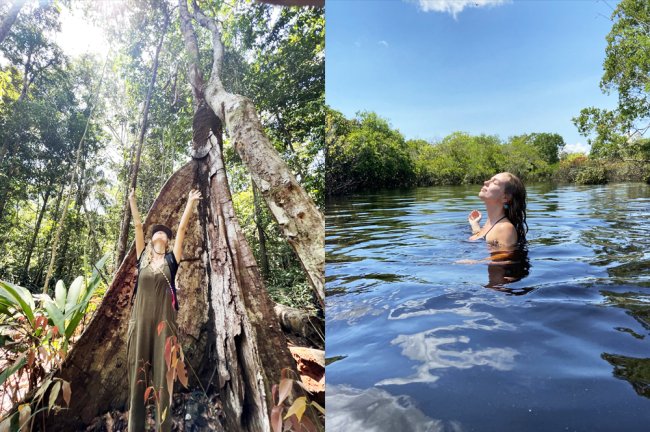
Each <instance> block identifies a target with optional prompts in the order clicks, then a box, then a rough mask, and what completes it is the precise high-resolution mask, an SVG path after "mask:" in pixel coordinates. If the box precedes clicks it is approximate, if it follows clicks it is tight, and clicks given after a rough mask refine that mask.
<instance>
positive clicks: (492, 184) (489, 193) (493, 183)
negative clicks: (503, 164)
mask: <svg viewBox="0 0 650 432" xmlns="http://www.w3.org/2000/svg"><path fill="white" fill-rule="evenodd" d="M509 180H510V179H509V177H508V174H507V173H499V174H496V175H494V176H492V178H491V179H489V180H486V181H484V182H483V187H482V188H481V191H480V192H479V193H478V197H479V198H480V199H482V200H483V201H484V202H485V203H488V202H491V203H506V202H508V199H507V197H506V191H505V187H506V183H507V182H508V181H509Z"/></svg>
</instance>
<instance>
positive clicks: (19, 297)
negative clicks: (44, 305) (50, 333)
mask: <svg viewBox="0 0 650 432" xmlns="http://www.w3.org/2000/svg"><path fill="white" fill-rule="evenodd" d="M3 291H4V292H3ZM0 296H3V297H5V298H7V299H13V300H14V301H15V303H14V304H17V305H18V306H20V308H21V309H22V311H23V313H24V314H25V316H26V317H27V319H28V320H29V324H30V325H31V326H32V328H33V327H34V309H35V305H34V298H33V297H32V294H31V293H30V292H29V291H28V290H27V289H25V288H23V287H20V286H17V285H14V284H12V283H9V282H5V281H0Z"/></svg>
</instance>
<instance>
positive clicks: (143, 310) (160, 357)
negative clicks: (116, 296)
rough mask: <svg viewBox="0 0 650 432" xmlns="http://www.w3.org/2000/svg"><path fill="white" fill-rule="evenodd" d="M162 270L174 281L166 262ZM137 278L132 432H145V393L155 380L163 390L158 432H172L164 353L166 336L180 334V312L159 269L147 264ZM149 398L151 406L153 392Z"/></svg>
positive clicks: (131, 345)
mask: <svg viewBox="0 0 650 432" xmlns="http://www.w3.org/2000/svg"><path fill="white" fill-rule="evenodd" d="M161 270H162V271H164V273H165V276H167V279H169V281H170V282H171V271H170V269H169V265H168V264H167V261H164V264H163V266H162V268H161ZM138 277H139V280H138V291H137V293H136V298H135V303H134V305H133V308H132V310H131V317H130V319H129V328H128V331H127V348H126V350H127V359H128V374H129V407H130V412H129V423H128V424H129V432H143V431H144V424H145V414H146V412H145V401H144V393H145V389H146V388H147V387H149V386H150V385H151V384H152V381H153V386H154V389H156V391H157V392H158V391H159V390H158V389H160V388H162V389H163V391H162V398H161V400H160V410H158V409H156V430H160V431H163V432H169V431H171V425H172V423H171V412H170V409H169V393H168V392H167V383H166V378H165V375H166V373H167V363H166V362H165V358H164V352H165V342H166V340H167V337H168V336H172V335H178V328H177V326H176V314H177V312H176V310H175V309H174V307H173V306H172V294H171V291H170V288H169V284H168V282H167V280H166V279H165V277H164V276H163V275H162V274H161V273H160V270H157V269H154V268H152V266H151V265H148V266H146V267H145V268H143V269H141V270H140V274H139V275H138ZM165 320H166V321H167V323H168V324H169V325H167V324H166V325H165V326H164V329H163V331H162V332H161V333H160V335H158V331H157V327H158V323H160V322H161V321H165ZM170 327H171V328H170ZM143 365H146V366H147V367H145V370H146V373H145V372H144V371H143V370H142V369H143ZM149 365H151V367H149ZM145 378H146V380H145ZM145 382H146V383H147V384H146V385H145ZM157 394H159V393H157ZM149 398H150V399H149V400H150V401H151V403H154V402H153V401H154V399H153V392H151V393H150V395H149ZM154 406H155V403H154ZM165 410H167V413H166V415H165V420H164V422H162V424H161V420H160V419H161V416H162V413H163V412H165Z"/></svg>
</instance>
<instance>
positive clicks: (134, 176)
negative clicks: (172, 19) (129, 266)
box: [115, 13, 169, 267]
mask: <svg viewBox="0 0 650 432" xmlns="http://www.w3.org/2000/svg"><path fill="white" fill-rule="evenodd" d="M168 25H169V14H168V13H165V23H164V24H163V30H162V33H161V34H160V39H159V40H158V46H157V47H156V55H155V56H154V61H153V70H152V72H151V81H149V88H148V89H147V98H146V99H145V102H144V110H143V112H142V127H141V128H140V136H139V137H138V150H137V151H136V154H135V163H134V164H133V166H132V167H131V173H130V176H129V186H128V187H127V188H126V193H125V194H124V213H123V214H124V217H123V218H122V224H121V228H120V237H119V239H118V241H117V254H116V258H115V267H118V266H119V264H120V263H121V262H122V260H124V254H125V251H126V242H127V241H128V239H129V227H130V224H131V206H130V205H129V198H128V197H129V190H130V188H133V189H135V187H136V185H137V183H138V171H139V169H140V155H141V153H142V146H143V144H144V137H145V134H146V132H147V126H148V123H149V107H150V106H151V96H152V95H153V89H154V86H155V85H156V77H157V76H158V58H159V56H160V51H161V49H162V44H163V40H164V39H165V33H166V32H167V26H168Z"/></svg>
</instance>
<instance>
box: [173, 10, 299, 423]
mask: <svg viewBox="0 0 650 432" xmlns="http://www.w3.org/2000/svg"><path fill="white" fill-rule="evenodd" d="M179 6H180V16H181V31H182V33H183V39H184V42H185V46H186V50H187V52H188V54H189V57H190V62H189V65H188V67H189V77H190V84H191V86H192V95H193V106H194V120H193V138H192V145H193V148H192V154H193V157H194V158H196V159H198V160H203V159H205V160H206V161H207V162H206V163H205V166H204V167H203V169H204V170H205V172H202V173H201V176H202V177H205V178H209V187H210V189H209V191H208V193H207V194H204V196H207V197H209V207H208V210H209V212H208V214H207V215H206V219H207V222H206V227H207V230H206V234H205V238H206V241H207V244H208V250H210V251H212V254H211V256H210V261H209V265H210V272H209V273H210V276H211V278H210V286H212V287H222V286H223V287H226V288H227V289H226V290H225V291H224V290H223V289H218V290H217V291H216V292H214V291H213V292H214V295H212V304H213V306H214V308H213V310H214V311H215V314H216V315H215V317H216V320H215V323H216V326H215V333H216V334H215V336H216V347H217V354H218V356H219V358H220V359H225V362H220V363H219V366H218V375H219V393H220V395H221V397H222V400H223V403H224V407H225V410H226V412H227V414H226V422H227V424H226V429H227V430H249V431H267V430H270V414H271V409H272V407H273V399H272V392H271V387H272V385H273V384H274V383H278V382H279V380H280V373H281V370H282V368H285V367H290V368H292V369H293V368H295V362H294V361H293V359H292V358H291V354H290V352H289V350H288V349H287V344H286V339H285V337H284V334H283V333H282V330H281V328H280V324H279V322H278V320H277V318H276V317H275V315H274V311H273V303H272V302H271V299H270V298H269V295H268V292H267V290H266V287H265V286H264V283H263V279H262V277H261V275H260V273H259V269H258V267H257V263H256V262H255V258H254V256H253V253H252V250H251V249H250V246H249V245H248V243H247V242H246V238H245V237H244V235H243V233H242V231H241V228H240V226H239V222H238V220H237V217H236V215H235V210H234V206H233V204H232V197H231V195H230V187H229V186H228V178H227V176H226V170H225V166H224V163H223V153H222V151H223V142H222V138H221V137H222V126H221V121H220V120H219V118H218V117H217V116H216V115H215V113H214V112H213V110H212V109H211V108H210V107H209V106H208V105H207V104H206V101H205V99H204V97H203V77H202V75H201V72H200V69H199V66H198V65H199V61H198V60H199V56H198V52H199V51H198V46H197V41H196V34H195V33H194V29H193V27H192V25H191V22H190V19H189V13H188V10H187V3H186V2H185V0H180V1H179ZM228 264H229V265H228ZM235 348H236V349H235Z"/></svg>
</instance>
